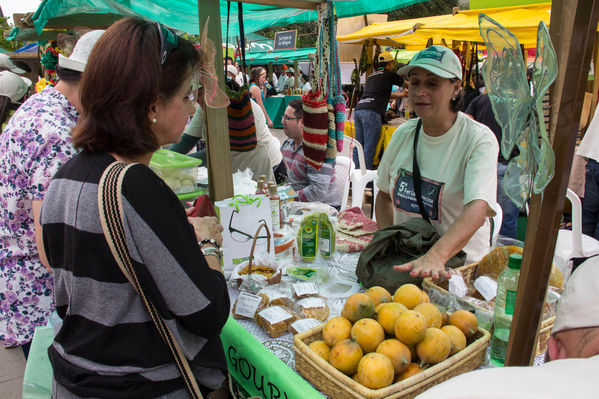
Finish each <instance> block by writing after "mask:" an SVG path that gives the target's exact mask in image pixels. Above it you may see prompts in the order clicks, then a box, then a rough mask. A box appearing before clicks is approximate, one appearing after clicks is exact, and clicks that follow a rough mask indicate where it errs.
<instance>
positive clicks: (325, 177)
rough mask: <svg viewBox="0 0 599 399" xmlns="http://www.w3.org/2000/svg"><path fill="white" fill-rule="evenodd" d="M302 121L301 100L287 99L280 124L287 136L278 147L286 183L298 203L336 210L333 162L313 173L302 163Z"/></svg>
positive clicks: (338, 202)
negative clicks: (322, 205) (324, 206)
mask: <svg viewBox="0 0 599 399" xmlns="http://www.w3.org/2000/svg"><path fill="white" fill-rule="evenodd" d="M303 119H304V110H303V107H302V100H300V99H294V100H291V101H290V102H289V105H288V106H287V109H285V112H284V113H283V118H282V121H281V122H282V124H283V130H284V132H285V135H286V136H287V137H288V139H287V140H285V141H284V142H283V145H282V146H281V152H282V153H283V162H285V166H286V168H287V182H288V183H289V184H290V185H291V187H293V189H294V190H295V191H296V192H297V200H298V201H303V202H323V203H325V204H329V205H331V206H333V207H335V208H337V209H338V208H339V206H340V205H341V195H340V193H339V191H338V189H337V182H336V181H335V163H334V162H333V163H324V164H323V165H322V168H321V169H320V170H316V169H315V168H313V167H312V166H310V165H309V164H308V163H307V162H306V158H305V157H304V148H303V144H302V140H303V138H304V132H303V128H304V125H303Z"/></svg>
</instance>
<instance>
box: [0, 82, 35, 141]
mask: <svg viewBox="0 0 599 399" xmlns="http://www.w3.org/2000/svg"><path fill="white" fill-rule="evenodd" d="M30 86H31V80H29V79H27V78H26V77H23V76H19V75H17V74H15V73H12V72H10V71H2V72H0V126H2V128H1V129H0V132H1V131H2V130H4V127H5V126H6V122H8V120H9V119H10V117H11V116H12V115H13V114H14V113H15V111H16V109H17V108H18V107H19V105H21V101H22V100H23V97H25V95H26V94H27V92H28V91H29V87H30Z"/></svg>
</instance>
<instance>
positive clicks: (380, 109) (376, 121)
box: [354, 51, 403, 169]
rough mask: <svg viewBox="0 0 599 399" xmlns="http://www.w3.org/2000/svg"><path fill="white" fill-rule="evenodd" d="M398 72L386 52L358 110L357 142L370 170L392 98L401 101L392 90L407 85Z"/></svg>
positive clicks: (355, 111)
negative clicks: (394, 87)
mask: <svg viewBox="0 0 599 399" xmlns="http://www.w3.org/2000/svg"><path fill="white" fill-rule="evenodd" d="M394 68H395V60H394V58H393V56H392V55H391V54H390V53H388V52H386V51H385V52H382V53H381V54H379V56H378V58H377V65H376V68H375V70H374V71H373V72H372V73H371V74H370V76H368V78H366V86H365V87H364V94H363V95H362V97H360V101H358V104H357V105H356V108H355V110H354V126H355V129H356V140H358V142H359V143H360V144H361V145H362V147H363V148H364V162H365V163H366V165H365V166H366V169H372V168H373V165H372V160H373V159H374V153H375V152H376V144H377V143H378V141H379V136H380V134H381V126H382V124H383V118H384V115H385V111H386V110H387V105H388V104H389V98H391V97H393V98H399V93H393V94H392V93H391V87H392V86H393V85H396V86H402V84H403V78H401V77H400V76H399V75H398V74H397V73H395V72H393V69H394ZM354 163H355V164H356V165H359V164H360V161H359V160H358V154H357V152H355V153H354Z"/></svg>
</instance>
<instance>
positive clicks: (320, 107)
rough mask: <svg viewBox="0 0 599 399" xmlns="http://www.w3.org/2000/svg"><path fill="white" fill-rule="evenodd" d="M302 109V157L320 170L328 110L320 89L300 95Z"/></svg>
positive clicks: (326, 130)
mask: <svg viewBox="0 0 599 399" xmlns="http://www.w3.org/2000/svg"><path fill="white" fill-rule="evenodd" d="M302 100H303V109H304V118H303V125H304V138H303V147H304V157H305V158H306V161H307V162H308V164H310V165H312V166H313V167H314V168H315V169H317V170H320V168H321V167H322V164H323V163H324V160H325V155H326V152H327V141H328V138H329V132H328V128H329V110H328V107H327V102H326V99H325V97H324V96H321V94H320V90H317V91H315V92H313V91H312V90H310V91H309V92H308V93H306V94H304V95H303V96H302Z"/></svg>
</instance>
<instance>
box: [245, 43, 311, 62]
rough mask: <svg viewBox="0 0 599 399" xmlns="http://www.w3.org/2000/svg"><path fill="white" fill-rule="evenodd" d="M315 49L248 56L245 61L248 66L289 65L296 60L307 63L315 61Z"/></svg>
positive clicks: (299, 49)
mask: <svg viewBox="0 0 599 399" xmlns="http://www.w3.org/2000/svg"><path fill="white" fill-rule="evenodd" d="M315 53H316V48H315V47H308V48H298V49H295V50H278V51H270V52H267V53H258V54H246V56H245V60H246V62H247V64H248V65H266V64H268V63H269V62H272V63H273V64H289V63H291V62H293V61H294V60H298V61H307V60H312V59H314V54H315Z"/></svg>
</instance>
